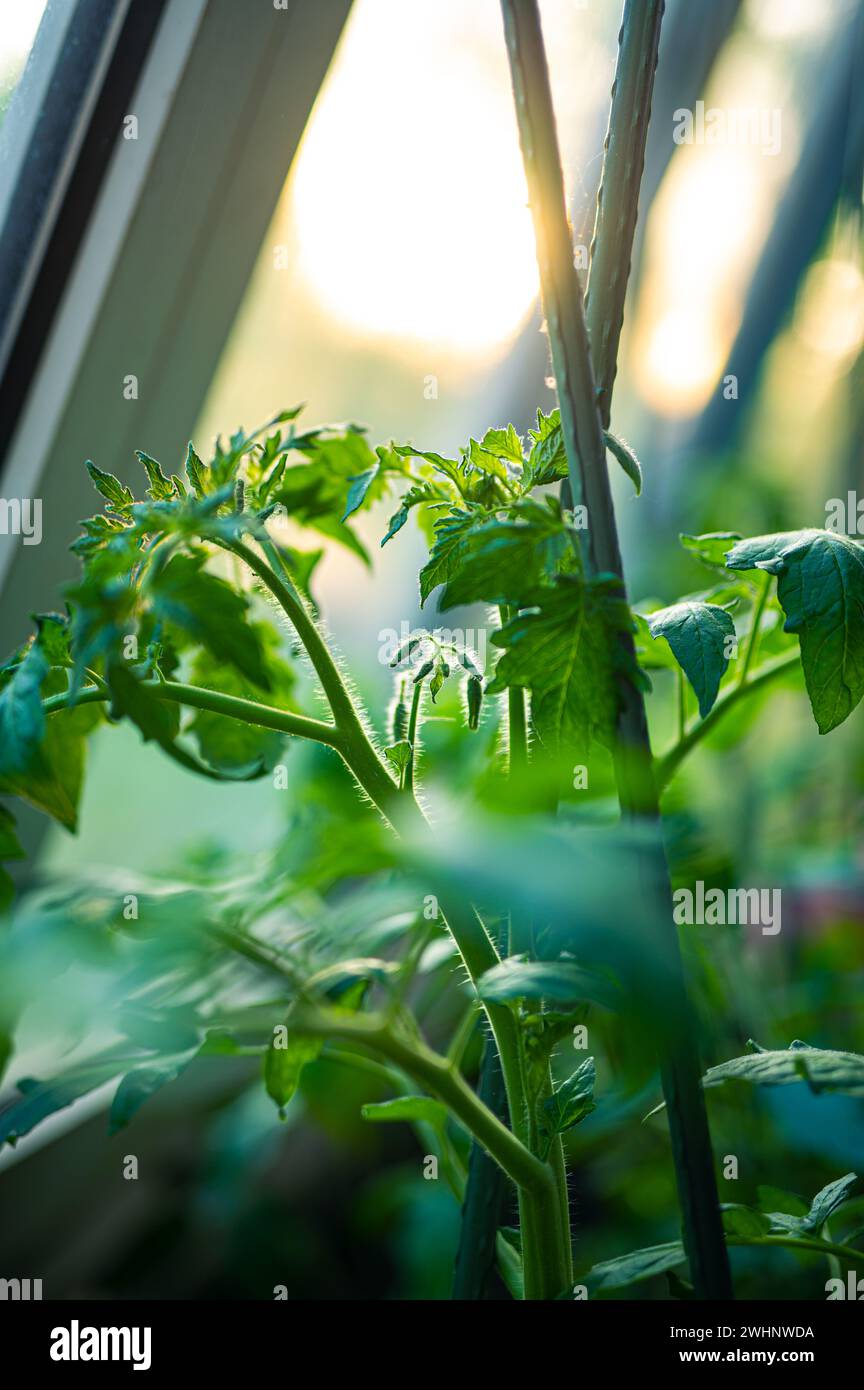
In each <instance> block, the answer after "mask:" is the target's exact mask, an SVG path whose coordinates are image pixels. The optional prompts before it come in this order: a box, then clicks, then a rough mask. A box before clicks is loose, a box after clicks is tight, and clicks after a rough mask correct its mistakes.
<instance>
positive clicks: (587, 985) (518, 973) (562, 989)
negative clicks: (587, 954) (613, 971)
mask: <svg viewBox="0 0 864 1390" xmlns="http://www.w3.org/2000/svg"><path fill="white" fill-rule="evenodd" d="M478 992H479V994H480V998H481V999H486V1000H488V1001H490V1002H492V1003H502V1002H504V1001H505V1000H508V999H541V998H542V999H551V1000H555V1001H556V1003H560V1004H569V1003H572V1002H574V1001H576V1000H580V999H593V1000H595V1001H596V1002H597V1003H598V1004H605V1005H606V1006H607V1008H615V1007H616V1005H620V1003H621V991H620V989H619V988H618V987H617V985H616V984H615V981H614V980H613V979H611V978H610V977H609V976H608V975H601V974H600V973H599V972H597V971H594V970H586V969H584V968H583V967H582V966H580V965H577V964H576V963H575V962H574V961H569V960H561V961H537V960H534V961H532V960H524V959H522V958H521V957H519V956H510V957H508V959H507V960H502V962H501V964H500V965H494V966H493V967H492V969H491V970H487V971H486V973H485V975H483V976H482V977H481V978H480V981H479V985H478Z"/></svg>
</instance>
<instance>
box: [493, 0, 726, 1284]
mask: <svg viewBox="0 0 864 1390" xmlns="http://www.w3.org/2000/svg"><path fill="white" fill-rule="evenodd" d="M502 11H503V15H504V27H505V34H506V39H507V49H508V54H509V58H510V68H511V76H512V81H513V89H514V95H515V101H516V114H517V120H518V125H519V135H520V142H521V146H522V155H523V160H524V164H525V172H526V177H527V181H528V191H529V197H530V201H531V208H532V213H533V218H534V229H535V236H536V241H537V256H538V263H539V267H540V282H541V289H542V295H543V306H544V311H545V314H546V321H547V324H548V331H549V339H550V345H551V352H552V363H553V370H554V374H555V378H556V382H557V386H558V397H559V405H560V413H561V425H562V433H563V438H564V443H565V448H566V452H567V459H568V466H569V481H570V487H571V491H572V496H573V499H574V500H575V501H578V502H580V503H582V504H583V505H585V506H586V507H587V513H588V519H589V530H588V537H589V540H588V545H587V547H586V554H585V555H584V557H583V559H584V562H585V566H586V570H587V571H588V573H594V574H598V573H613V574H616V575H618V576H619V577H620V578H621V580H622V585H623V566H622V563H621V556H620V552H619V547H618V536H617V528H616V524H615V515H614V509H613V505H612V498H611V493H610V489H609V478H608V473H607V469H606V458H605V443H604V437H603V421H602V418H601V413H600V409H599V408H598V396H597V385H596V382H595V376H594V371H593V369H592V363H591V356H590V351H589V343H588V332H587V327H586V322H585V311H584V305H583V300H582V293H581V289H580V286H579V281H578V277H577V275H576V271H575V269H574V264H573V254H572V245H571V238H570V231H569V227H568V222H567V214H566V208H565V202H564V189H563V181H562V176H561V163H560V157H559V152H558V141H557V134H556V130H555V120H554V113H553V108H552V98H551V92H550V88H549V75H548V70H547V66H546V57H545V51H544V47H543V38H542V32H541V28H540V19H539V13H538V8H537V4H536V0H502ZM652 11H659V6H657V5H654V4H648V3H640V4H628V5H627V8H626V11H625V16H624V24H623V28H622V48H624V47H625V45H627V47H626V52H627V53H630V48H629V39H630V35H631V34H635V33H638V32H639V27H640V26H643V29H644V31H645V32H646V33H647V32H649V31H650V27H651V26H650V20H651V12H652ZM640 16H641V17H640ZM654 54H656V46H655V48H654ZM635 58H636V61H633V62H632V63H629V64H628V65H627V67H626V68H625V69H624V71H623V72H620V71H619V78H623V77H625V76H627V74H628V73H629V74H631V75H632V78H633V81H634V82H637V81H638V83H639V85H640V86H641V88H642V93H643V96H642V102H643V107H642V113H641V119H642V122H643V128H644V124H647V114H648V110H649V105H648V103H649V100H650V81H646V72H647V70H648V68H650V72H651V73H653V62H654V55H653V54H651V53H646V55H645V58H646V63H647V67H646V63H640V62H639V61H638V54H636V55H635ZM620 68H621V65H620V64H619V70H620ZM615 98H616V101H615V102H613V123H614V120H615V119H616V116H615V111H616V104H617V108H618V109H619V110H620V109H621V106H622V103H625V101H626V100H627V94H626V93H625V91H624V87H623V84H622V82H621V81H620V80H619V82H618V83H616V92H615ZM625 134H626V132H625ZM618 149H619V146H618V140H617V132H616V131H615V130H610V136H609V140H608V142H607V158H609V157H610V156H613V157H614V158H615V159H616V160H617V158H618ZM625 163H626V161H625ZM639 167H640V169H641V158H640V160H639ZM628 168H629V174H630V177H629V179H628V180H627V184H628V186H627V187H622V188H621V189H620V195H619V190H618V189H617V188H616V189H615V190H614V192H613V190H612V189H611V188H610V187H609V186H607V187H606V189H605V190H604V195H603V197H604V200H605V207H606V209H607V210H609V209H610V208H611V209H612V212H611V213H610V212H608V211H607V212H606V213H603V212H602V206H601V217H600V218H599V219H598V222H599V224H600V230H599V237H598V239H597V240H598V241H600V240H602V236H603V231H602V223H603V220H604V217H605V216H609V217H610V218H611V219H612V220H611V221H610V225H611V226H612V227H613V228H614V227H615V226H616V224H617V226H618V228H619V230H620V229H622V228H624V227H625V223H626V218H625V214H626V213H627V211H628V208H629V209H630V211H629V217H630V220H632V224H633V225H635V216H636V205H635V204H636V193H637V187H636V185H637V184H638V176H637V174H636V173H634V170H633V164H632V159H631V162H630V164H629V166H628ZM616 196H620V202H619V204H618V206H617V208H616V204H615V202H614V201H613V199H615V198H616ZM628 200H629V202H628ZM631 205H632V206H631ZM622 219H624V220H622ZM595 254H596V252H595ZM604 254H605V253H604ZM627 256H628V263H629V249H628V251H627ZM616 271H617V275H616V279H615V284H616V286H618V287H619V288H618V292H617V300H618V301H620V306H621V308H622V311H623V285H622V280H621V277H622V274H623V281H624V283H626V266H624V267H622V266H621V265H620V264H619V265H617V266H616ZM592 288H593V287H592ZM592 297H593V296H592ZM598 312H599V311H598ZM617 312H618V311H617V310H616V314H617ZM618 326H620V317H619V318H618ZM609 329H610V331H609V334H608V335H607V336H605V337H604V335H603V334H602V332H601V333H600V337H601V340H602V342H603V344H604V350H605V354H606V355H605V356H604V358H603V371H604V376H603V385H604V388H605V390H606V391H607V393H608V392H609V391H611V384H612V380H613V378H614V358H615V355H616V352H615V351H612V352H611V357H610V356H609V353H610V351H611V349H612V347H613V345H614V347H615V349H616V350H617V327H616V324H615V323H614V322H613V323H611V324H610V325H609ZM621 640H622V641H623V642H625V643H627V644H628V645H629V646H630V648H631V649H632V637H631V636H630V634H627V635H626V636H624V637H622V639H621ZM618 742H619V751H618V754H617V757H616V775H617V779H618V789H619V799H620V802H621V806H622V810H623V812H624V813H625V814H626V815H628V816H634V815H640V816H643V817H646V818H649V819H651V820H657V819H658V816H659V809H658V799H657V792H656V789H655V786H654V781H653V776H652V770H651V748H650V741H649V736H648V726H647V718H646V713H645V706H644V700H643V697H642V693H641V691H640V690H639V689H638V688H637V687H636V686H635V684H633V683H631V682H626V683H624V688H623V692H622V700H621V708H620V713H619V719H618ZM664 867H665V866H664ZM665 879H666V892H665V897H666V898H667V899H668V921H669V932H670V940H669V942H668V943H666V950H667V956H668V961H669V964H670V966H671V967H672V969H673V979H672V982H671V984H670V986H669V991H670V992H669V998H668V1001H667V1002H669V1003H670V1004H671V1005H672V1006H673V1007H672V1008H671V1009H670V1015H669V1021H668V1022H666V1023H665V1035H664V1041H663V1043H662V1052H663V1055H662V1058H661V1070H662V1075H663V1087H664V1094H665V1096H666V1101H667V1107H668V1112H669V1126H670V1135H671V1141H672V1150H673V1156H674V1160H675V1168H676V1174H677V1180H678V1188H679V1194H680V1199H681V1207H682V1212H683V1219H684V1233H685V1243H686V1248H687V1253H688V1255H689V1258H690V1263H691V1271H692V1275H693V1281H694V1286H695V1288H696V1292H697V1296H698V1297H702V1298H710V1299H727V1298H731V1297H732V1285H731V1277H730V1273H729V1263H728V1257H727V1253H726V1247H725V1243H724V1238H723V1230H722V1225H721V1220H720V1211H719V1206H718V1199H717V1188H716V1180H715V1176H714V1166H713V1156H712V1151H711V1144H710V1136H709V1132H708V1122H707V1115H706V1110H705V1101H704V1097H703V1094H702V1088H701V1080H700V1070H699V1063H698V1058H697V1056H696V1053H695V1048H694V1042H693V1030H692V1026H691V1015H690V1009H689V1004H688V1002H687V998H686V992H685V985H684V978H683V966H682V963H681V959H680V953H679V950H678V945H677V940H676V939H675V938H674V936H673V935H672V934H673V933H674V927H673V925H672V905H671V885H670V884H669V881H668V872H667V873H666V874H665Z"/></svg>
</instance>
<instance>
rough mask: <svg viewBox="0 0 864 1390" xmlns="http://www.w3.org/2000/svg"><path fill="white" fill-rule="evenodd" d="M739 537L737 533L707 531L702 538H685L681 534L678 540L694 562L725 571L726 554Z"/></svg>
mask: <svg viewBox="0 0 864 1390" xmlns="http://www.w3.org/2000/svg"><path fill="white" fill-rule="evenodd" d="M740 539H741V537H740V536H739V535H738V532H737V531H709V532H707V533H706V534H705V535H704V536H687V535H684V534H683V533H682V534H681V535H679V537H678V540H679V541H680V542H681V544H682V545H683V547H684V549H685V550H688V551H689V552H690V554H691V555H692V556H693V557H694V559H696V560H701V561H702V564H703V565H708V567H709V568H710V569H720V570H723V569H726V553H727V551H728V550H729V548H730V546H731V545H733V544H734V542H735V541H740Z"/></svg>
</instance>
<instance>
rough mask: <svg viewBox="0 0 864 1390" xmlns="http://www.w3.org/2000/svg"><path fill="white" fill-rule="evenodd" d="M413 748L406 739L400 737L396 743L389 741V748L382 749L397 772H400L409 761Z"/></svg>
mask: <svg viewBox="0 0 864 1390" xmlns="http://www.w3.org/2000/svg"><path fill="white" fill-rule="evenodd" d="M413 752H414V749H413V747H412V745H411V744H410V743H409V742H408V740H407V739H405V738H403V739H400V740H399V742H398V743H391V745H390V747H389V748H385V749H384V756H385V758H386V759H387V761H388V763H390V765H391V767H394V768H395V769H396V771H397V772H402V771H403V770H404V768H406V767H407V766H408V764H409V763H410V761H411V757H412V754H413Z"/></svg>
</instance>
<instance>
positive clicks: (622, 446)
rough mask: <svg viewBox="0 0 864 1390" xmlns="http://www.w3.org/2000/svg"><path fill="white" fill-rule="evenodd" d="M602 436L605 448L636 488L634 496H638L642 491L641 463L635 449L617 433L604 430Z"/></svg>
mask: <svg viewBox="0 0 864 1390" xmlns="http://www.w3.org/2000/svg"><path fill="white" fill-rule="evenodd" d="M603 438H604V440H605V442H606V448H607V449H608V450H609V452H610V454H612V456H613V458H616V459H617V460H618V462H619V463H620V465H621V467H622V468H623V469H624V472H625V473H626V474H627V477H628V478H629V479H630V481H631V483H632V484H633V486H634V488H635V489H636V496H637V497H638V496H639V495H640V494H641V492H642V465H641V463H640V462H639V460H638V458H637V457H636V454H635V451H634V450H633V449H632V448H631V446H630V445H629V444H628V443H627V441H626V439H619V438H618V436H617V435H615V434H611V433H610V432H609V431H608V430H606V431H604V434H603Z"/></svg>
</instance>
